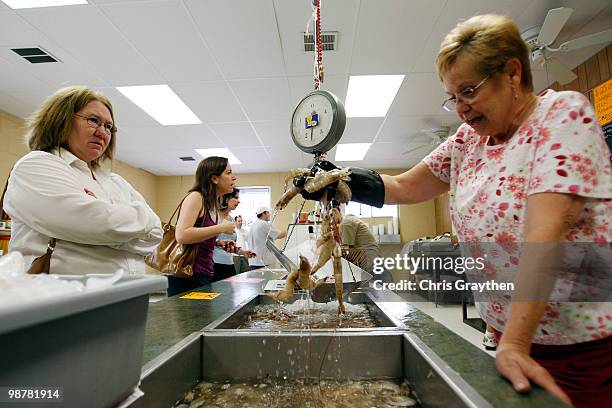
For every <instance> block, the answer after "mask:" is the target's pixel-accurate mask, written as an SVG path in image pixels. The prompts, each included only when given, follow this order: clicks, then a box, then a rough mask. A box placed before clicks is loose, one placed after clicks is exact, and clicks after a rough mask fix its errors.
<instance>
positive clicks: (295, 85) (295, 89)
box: [288, 75, 348, 121]
mask: <svg viewBox="0 0 612 408" xmlns="http://www.w3.org/2000/svg"><path fill="white" fill-rule="evenodd" d="M347 86H348V76H347V75H329V76H325V80H324V81H323V83H322V84H321V89H322V90H325V91H329V92H331V93H333V94H334V95H336V96H337V97H338V99H340V100H341V101H342V103H344V102H345V100H346V88H347ZM289 88H290V90H291V106H292V109H293V108H295V107H296V106H297V104H298V102H299V101H301V100H302V98H303V97H305V96H306V95H308V94H309V93H310V92H312V91H314V81H313V79H312V76H300V77H289ZM292 113H293V112H292ZM288 120H289V121H291V117H289V118H288Z"/></svg>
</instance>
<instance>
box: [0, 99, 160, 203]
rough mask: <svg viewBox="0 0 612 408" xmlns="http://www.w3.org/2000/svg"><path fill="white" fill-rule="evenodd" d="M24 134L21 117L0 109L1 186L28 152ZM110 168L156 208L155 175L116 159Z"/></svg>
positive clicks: (23, 124) (23, 123)
mask: <svg viewBox="0 0 612 408" xmlns="http://www.w3.org/2000/svg"><path fill="white" fill-rule="evenodd" d="M24 134H25V122H24V120H23V119H21V118H18V117H16V116H13V115H10V114H8V113H5V112H1V111H0V182H1V183H2V188H4V183H6V179H7V178H8V176H9V173H10V171H11V169H12V168H13V165H14V164H15V162H16V161H17V160H19V158H20V157H22V156H23V155H25V154H27V153H28V152H29V149H28V148H27V147H26V144H25V141H24ZM111 168H112V171H114V172H115V173H117V174H119V175H121V176H122V177H123V178H125V179H126V180H127V181H128V182H129V183H130V184H131V185H132V186H133V187H134V188H135V189H136V190H137V191H138V192H140V194H142V195H143V196H144V198H145V200H147V202H148V203H149V206H150V207H151V208H153V210H156V209H157V185H156V178H157V177H156V176H154V175H153V174H151V173H149V172H147V171H144V170H141V169H137V168H134V167H132V166H130V165H127V164H125V163H122V162H120V161H118V160H115V161H114V162H113V163H112V164H111Z"/></svg>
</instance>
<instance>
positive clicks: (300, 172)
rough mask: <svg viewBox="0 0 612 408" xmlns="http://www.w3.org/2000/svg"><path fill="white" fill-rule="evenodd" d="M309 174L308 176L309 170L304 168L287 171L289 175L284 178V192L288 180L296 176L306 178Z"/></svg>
mask: <svg viewBox="0 0 612 408" xmlns="http://www.w3.org/2000/svg"><path fill="white" fill-rule="evenodd" d="M309 174H310V169H307V168H305V167H301V168H295V169H291V170H289V173H287V175H286V176H285V190H286V189H287V184H289V181H290V180H292V179H293V178H295V177H297V176H307V175H309Z"/></svg>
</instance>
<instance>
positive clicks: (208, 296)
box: [181, 292, 220, 300]
mask: <svg viewBox="0 0 612 408" xmlns="http://www.w3.org/2000/svg"><path fill="white" fill-rule="evenodd" d="M219 295H220V293H208V292H191V293H188V294H186V295H183V296H181V299H197V300H212V299H214V298H216V297H217V296H219Z"/></svg>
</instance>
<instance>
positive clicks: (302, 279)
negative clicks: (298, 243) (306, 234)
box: [298, 255, 316, 290]
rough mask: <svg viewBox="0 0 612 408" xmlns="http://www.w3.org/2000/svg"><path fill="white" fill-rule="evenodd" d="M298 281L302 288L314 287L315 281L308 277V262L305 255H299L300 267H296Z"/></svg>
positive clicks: (311, 288) (309, 288)
mask: <svg viewBox="0 0 612 408" xmlns="http://www.w3.org/2000/svg"><path fill="white" fill-rule="evenodd" d="M298 283H299V284H300V287H301V288H302V289H304V290H313V289H314V288H316V284H315V281H314V280H312V279H311V278H310V262H308V259H307V258H306V257H305V256H302V255H300V267H299V269H298Z"/></svg>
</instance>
